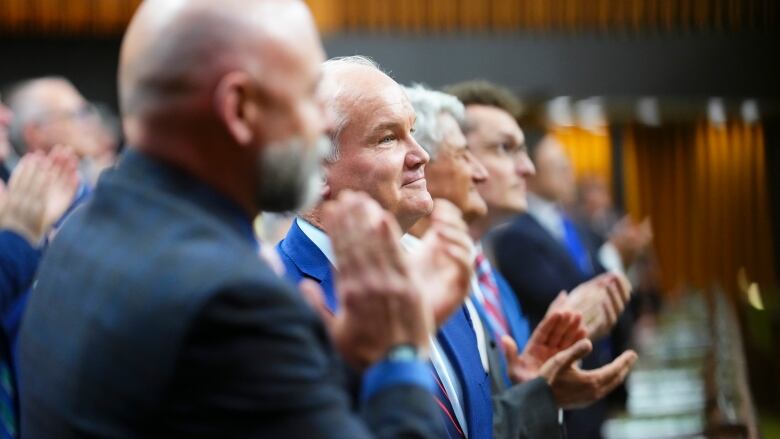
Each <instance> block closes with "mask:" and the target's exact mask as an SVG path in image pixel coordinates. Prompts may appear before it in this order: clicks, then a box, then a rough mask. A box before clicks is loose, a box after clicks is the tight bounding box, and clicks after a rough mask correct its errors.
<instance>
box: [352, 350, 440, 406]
mask: <svg viewBox="0 0 780 439" xmlns="http://www.w3.org/2000/svg"><path fill="white" fill-rule="evenodd" d="M400 385H410V386H417V387H422V388H424V389H425V390H427V391H429V392H431V393H433V391H434V385H435V384H434V382H433V376H432V375H431V369H430V366H428V363H426V362H423V361H393V360H382V361H380V362H378V363H376V364H374V365H373V366H371V367H370V368H369V369H368V370H367V371H366V373H365V374H363V386H362V390H361V395H360V399H361V401H364V402H365V401H368V400H369V399H371V397H373V396H374V395H376V394H377V393H379V392H381V391H382V390H384V389H386V388H388V387H394V386H400Z"/></svg>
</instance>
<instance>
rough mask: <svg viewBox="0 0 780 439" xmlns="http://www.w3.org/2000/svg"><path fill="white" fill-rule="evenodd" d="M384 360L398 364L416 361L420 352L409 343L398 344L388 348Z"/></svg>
mask: <svg viewBox="0 0 780 439" xmlns="http://www.w3.org/2000/svg"><path fill="white" fill-rule="evenodd" d="M385 358H386V359H387V360H389V361H393V362H398V363H407V362H412V361H417V360H419V359H420V350H419V349H417V346H415V345H413V344H410V343H404V344H399V345H396V346H393V347H392V348H390V350H389V351H387V355H385Z"/></svg>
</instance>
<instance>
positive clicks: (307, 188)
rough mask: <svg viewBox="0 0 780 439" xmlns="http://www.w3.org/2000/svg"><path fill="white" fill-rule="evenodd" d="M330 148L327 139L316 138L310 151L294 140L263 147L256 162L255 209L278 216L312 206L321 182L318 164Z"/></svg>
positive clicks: (320, 171) (299, 140) (317, 197)
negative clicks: (257, 173) (257, 175)
mask: <svg viewBox="0 0 780 439" xmlns="http://www.w3.org/2000/svg"><path fill="white" fill-rule="evenodd" d="M331 148H332V145H331V142H330V139H329V138H328V137H327V136H322V137H320V138H319V139H318V140H317V144H316V145H315V147H314V148H309V147H308V146H307V145H306V144H305V142H304V141H303V140H302V139H298V138H296V139H292V140H290V141H287V142H283V143H276V144H272V145H268V146H266V147H265V148H264V149H263V153H262V154H261V157H260V159H259V162H258V171H259V175H260V177H259V178H258V181H257V183H256V185H255V186H256V187H255V194H256V195H255V203H256V205H257V207H258V208H259V209H260V210H262V211H264V212H278V213H284V212H298V211H305V210H307V209H309V208H311V207H314V205H315V204H316V203H317V202H318V201H319V199H320V191H321V187H322V183H323V177H324V174H323V169H322V162H323V159H325V157H327V156H328V154H329V153H330V151H331Z"/></svg>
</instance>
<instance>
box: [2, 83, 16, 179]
mask: <svg viewBox="0 0 780 439" xmlns="http://www.w3.org/2000/svg"><path fill="white" fill-rule="evenodd" d="M12 117H13V114H12V113H11V109H10V108H8V107H6V106H5V104H4V103H3V97H2V96H0V181H3V182H7V181H8V177H10V176H11V172H10V169H9V164H8V159H9V158H10V157H11V149H12V147H11V142H10V140H9V139H8V127H9V126H10V125H11V118H12Z"/></svg>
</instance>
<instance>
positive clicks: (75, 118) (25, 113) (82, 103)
mask: <svg viewBox="0 0 780 439" xmlns="http://www.w3.org/2000/svg"><path fill="white" fill-rule="evenodd" d="M6 98H7V103H8V105H9V107H10V108H11V111H12V112H13V114H14V118H13V120H12V121H11V125H10V129H9V134H10V139H11V144H12V145H13V147H14V150H15V153H16V154H17V155H18V156H19V157H22V156H24V155H25V154H27V153H34V152H43V153H46V152H48V151H50V150H51V149H52V148H54V146H56V145H67V146H69V147H71V148H73V151H74V152H75V153H76V155H77V156H78V157H79V159H81V158H83V157H89V156H92V155H94V154H95V153H96V151H97V150H98V148H99V145H98V142H97V139H96V137H95V136H94V135H92V134H91V132H92V130H93V124H94V123H95V122H94V121H95V117H96V115H95V110H94V107H93V106H92V105H91V104H90V103H89V102H88V101H87V100H86V99H84V97H83V96H82V95H81V93H79V91H78V90H77V89H76V87H75V86H73V84H72V83H71V82H70V81H68V80H67V79H65V78H62V77H56V76H50V77H42V78H34V79H28V80H25V81H22V82H20V83H17V84H15V85H13V86H12V87H11V88H10V89H9V91H8V93H7V95H6Z"/></svg>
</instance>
